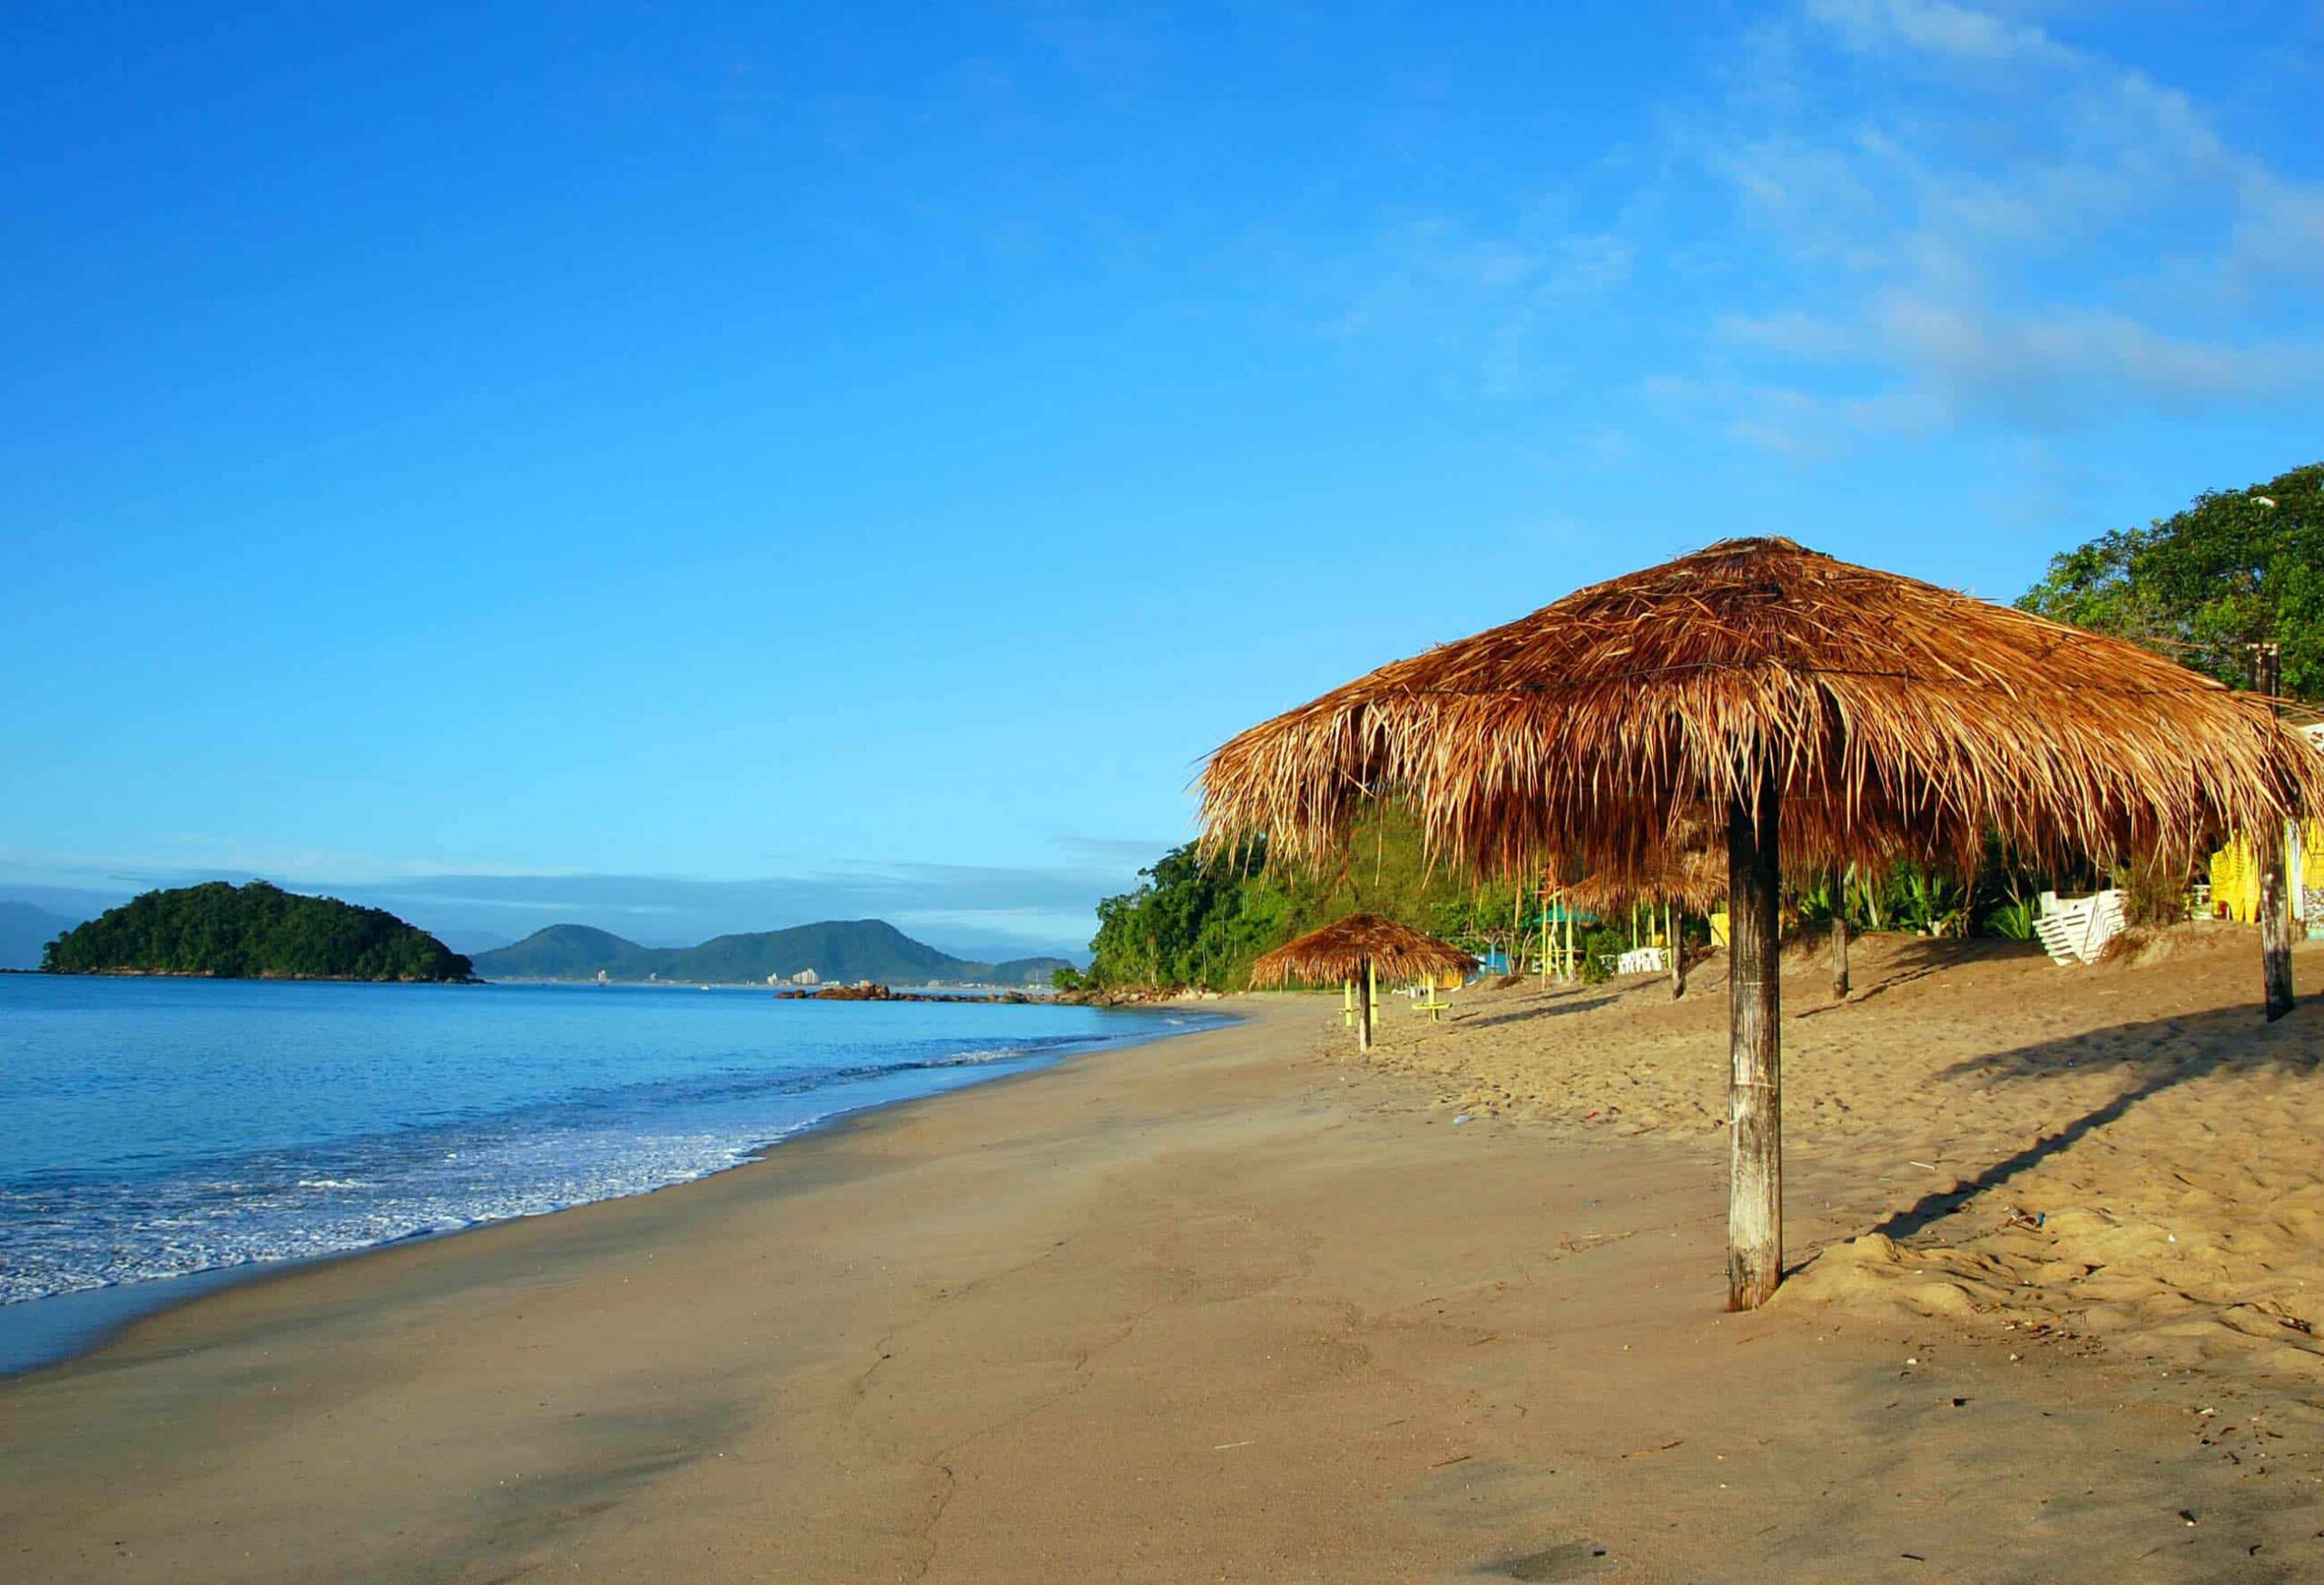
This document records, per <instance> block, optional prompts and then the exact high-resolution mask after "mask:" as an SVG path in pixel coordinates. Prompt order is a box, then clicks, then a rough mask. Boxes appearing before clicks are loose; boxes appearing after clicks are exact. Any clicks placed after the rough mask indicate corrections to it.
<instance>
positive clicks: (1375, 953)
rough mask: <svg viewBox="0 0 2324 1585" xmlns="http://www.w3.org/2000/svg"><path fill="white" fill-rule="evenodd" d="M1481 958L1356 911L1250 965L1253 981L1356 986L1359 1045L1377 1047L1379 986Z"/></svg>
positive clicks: (1462, 969) (1463, 967) (1457, 970)
mask: <svg viewBox="0 0 2324 1585" xmlns="http://www.w3.org/2000/svg"><path fill="white" fill-rule="evenodd" d="M1476 966H1477V960H1475V959H1474V958H1472V957H1471V956H1469V954H1468V953H1466V952H1463V951H1462V950H1461V949H1460V948H1458V947H1455V946H1452V945H1451V944H1450V943H1449V942H1445V941H1440V940H1437V939H1436V938H1435V937H1434V936H1431V935H1424V934H1423V933H1422V932H1421V931H1419V930H1414V929H1413V928H1412V927H1411V926H1410V925H1400V924H1398V923H1397V922H1396V921H1395V920H1392V919H1382V918H1381V917H1380V916H1379V915H1378V914H1376V913H1352V914H1349V915H1348V916H1347V917H1346V918H1345V919H1343V920H1338V921H1337V922H1335V923H1333V924H1327V925H1325V926H1324V928H1323V929H1322V930H1309V931H1308V932H1307V933H1306V934H1305V935H1304V936H1301V937H1299V938H1297V939H1296V940H1290V941H1286V942H1285V943H1284V944H1283V945H1282V946H1280V947H1277V948H1276V949H1275V950H1274V951H1272V952H1267V953H1264V954H1262V955H1261V956H1260V957H1259V958H1258V960H1256V961H1255V962H1254V963H1253V964H1252V965H1251V983H1252V984H1253V985H1254V986H1257V987H1261V988H1265V987H1267V986H1273V985H1289V984H1292V983H1295V982H1297V983H1301V984H1307V985H1330V984H1334V983H1338V984H1342V985H1345V984H1349V983H1351V982H1352V983H1353V984H1354V986H1355V1005H1356V1014H1355V1046H1356V1049H1357V1050H1359V1051H1369V1050H1370V1049H1372V1013H1373V1009H1372V995H1373V985H1374V981H1375V980H1377V979H1378V977H1379V976H1381V975H1383V974H1384V975H1386V976H1387V977H1388V978H1389V979H1390V980H1430V981H1432V982H1433V981H1434V980H1435V979H1436V977H1437V976H1438V975H1440V974H1466V973H1468V972H1469V971H1470V970H1472V969H1474V968H1475V967H1476Z"/></svg>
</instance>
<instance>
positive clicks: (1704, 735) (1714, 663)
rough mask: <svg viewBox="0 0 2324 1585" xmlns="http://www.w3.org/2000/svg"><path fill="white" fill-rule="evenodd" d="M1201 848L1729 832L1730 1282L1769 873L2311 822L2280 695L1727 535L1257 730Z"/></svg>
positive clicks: (1643, 843) (1596, 868) (1757, 1252)
mask: <svg viewBox="0 0 2324 1585" xmlns="http://www.w3.org/2000/svg"><path fill="white" fill-rule="evenodd" d="M1202 791H1203V820H1204V830H1205V835H1206V840H1207V841H1209V842H1213V843H1217V842H1226V841H1230V840H1232V839H1233V838H1235V837H1236V836H1238V835H1241V834H1244V833H1248V832H1267V833H1268V834H1269V836H1270V837H1271V839H1272V842H1273V844H1274V846H1273V849H1272V852H1274V854H1275V855H1276V856H1277V857H1278V858H1280V859H1282V860H1285V861H1294V862H1296V861H1301V860H1303V859H1307V858H1312V857H1314V856H1315V855H1317V854H1319V853H1321V852H1324V851H1325V850H1327V849H1329V848H1331V847H1332V846H1333V845H1334V844H1335V843H1336V842H1337V841H1338V839H1339V836H1340V833H1341V832H1342V830H1343V828H1344V822H1345V820H1346V818H1347V816H1348V814H1349V813H1350V812H1351V811H1352V810H1353V809H1354V807H1355V806H1356V805H1357V804H1358V803H1359V802H1361V801H1363V800H1364V799H1366V798H1369V797H1373V796H1375V795H1377V794H1380V793H1387V792H1393V793H1397V794H1398V795H1400V796H1401V797H1403V799H1404V800H1405V801H1407V802H1409V803H1410V804H1411V805H1412V806H1413V808H1415V809H1416V810H1417V811H1418V812H1419V814H1420V817H1421V820H1422V822H1423V829H1424V830H1425V832H1427V834H1428V837H1429V839H1430V841H1431V842H1432V844H1433V847H1434V849H1435V851H1437V852H1441V853H1447V854H1451V855H1454V856H1457V857H1459V858H1461V859H1463V860H1465V861H1468V862H1470V863H1472V864H1474V865H1477V866H1479V867H1481V868H1482V869H1485V870H1489V871H1498V872H1502V873H1512V872H1518V873H1522V872H1528V871H1531V870H1532V869H1533V867H1534V866H1536V865H1538V864H1539V863H1540V861H1541V860H1542V858H1543V857H1544V856H1546V855H1552V854H1553V855H1559V856H1560V857H1561V859H1563V860H1564V861H1569V862H1571V863H1572V864H1574V865H1576V866H1578V867H1579V868H1580V869H1581V870H1582V871H1585V872H1598V873H1604V874H1608V875H1610V876H1611V877H1613V878H1614V879H1615V880H1616V881H1622V880H1626V879H1627V880H1630V881H1643V880H1645V879H1647V878H1648V877H1649V876H1651V875H1652V873H1653V872H1654V870H1655V868H1656V866H1657V864H1658V862H1659V859H1658V854H1659V852H1660V850H1662V849H1663V848H1664V847H1666V846H1667V845H1669V842H1670V839H1671V838H1672V837H1673V836H1674V834H1676V833H1677V832H1680V831H1682V830H1683V829H1684V828H1685V826H1686V825H1687V823H1688V822H1689V821H1691V820H1701V819H1709V820H1710V821H1713V822H1717V824H1718V825H1720V826H1723V827H1724V828H1725V834H1726V847H1727V854H1728V903H1729V913H1730V924H1729V933H1730V937H1731V941H1732V946H1731V955H1730V965H1729V974H1728V986H1729V999H1730V1014H1731V1032H1730V1036H1729V1044H1730V1055H1731V1058H1732V1064H1733V1068H1732V1080H1731V1086H1730V1089H1729V1113H1730V1120H1731V1123H1732V1134H1731V1146H1730V1148H1731V1152H1732V1163H1733V1175H1734V1181H1733V1202H1732V1206H1731V1209H1730V1214H1729V1225H1728V1296H1729V1301H1730V1303H1731V1304H1733V1305H1735V1306H1736V1307H1737V1308H1741V1309H1748V1308H1752V1307H1754V1306H1756V1305H1758V1304H1760V1303H1761V1302H1762V1301H1764V1300H1765V1299H1766V1298H1767V1297H1768V1295H1769V1294H1771V1293H1773V1292H1774V1290H1775V1286H1776V1284H1777V1280H1778V1278H1779V1275H1780V1274H1781V1269H1782V1220H1781V1217H1782V1209H1781V1207H1782V1155H1781V1147H1780V1123H1779V1109H1778V1095H1779V1091H1778V1065H1777V1022H1776V1020H1777V1012H1778V1007H1777V981H1776V901H1777V875H1778V872H1779V863H1780V861H1783V860H1784V859H1788V860H1789V861H1791V862H1792V863H1794V864H1797V865H1802V866H1805V865H1807V864H1829V863H1845V862H1848V861H1856V860H1861V861H1866V862H1867V863H1873V862H1880V861H1893V860H1894V859H1896V858H1898V857H1907V856H1908V857H1913V858H1916V859H1920V860H1924V861H1933V862H1938V863H1948V864H1950V865H1952V866H1954V867H1956V868H1958V869H1960V870H1963V871H1966V870H1967V869H1968V868H1970V867H1971V866H1972V865H1973V863H1974V859H1975V856H1976V854H1977V853H1978V852H1979V851H1980V850H1981V848H1982V846H1983V843H1984V838H1985V835H1986V833H1987V832H1999V833H2000V835H2001V837H2002V838H2003V840H2004V842H2008V843H2010V844H2012V845H2013V846H2014V848H2015V849H2016V850H2017V851H2019V852H2023V853H2024V854H2026V855H2028V856H2032V857H2037V858H2053V859H2054V858H2063V857H2066V856H2069V855H2071V854H2074V853H2085V854H2091V855H2108V856H2111V855H2119V854H2126V853H2131V852H2140V853H2158V852H2160V853H2176V854H2188V855H2191V854H2192V853H2194V852H2199V851H2201V847H2202V844H2204V843H2205V842H2207V841H2208V840H2209V839H2211V838H2212V837H2214V836H2215V835H2217V834H2218V833H2220V832H2223V831H2226V830H2230V829H2233V830H2240V831H2247V832H2265V831H2270V830H2276V829H2280V822H2281V821H2283V820H2284V819H2285V818H2287V817H2288V816H2292V815H2304V814H2306V813H2308V812H2309V811H2311V810H2317V809H2324V771H2319V761H2318V758H2317V756H2316V754H2315V753H2314V752H2313V751H2312V750H2309V749H2308V748H2307V747H2306V746H2305V745H2303V744H2302V743H2300V742H2299V739H2298V738H2297V737H2295V736H2294V735H2293V734H2292V733H2290V731H2289V730H2288V729H2286V728H2285V727H2283V726H2282V725H2281V724H2280V723H2278V722H2277V721H2276V720H2275V719H2274V716H2273V713H2272V711H2271V710H2270V707H2269V705H2268V704H2267V703H2266V702H2265V701H2263V700H2260V699H2259V698H2255V697H2251V696H2247V695H2240V694H2234V693H2231V692H2230V691H2229V690H2228V689H2226V688H2224V687H2222V686H2221V684H2218V683H2216V682H2213V681H2212V680H2211V679H2210V678H2207V677H2202V676H2199V675H2197V674H2195V673H2192V672H2190V671H2187V670H2185V669H2183V668H2182V667H2180V666H2177V665H2172V664H2171V662H2169V661H2166V660H2163V659H2162V658H2161V657H2159V656H2157V655H2152V654H2150V653H2149V652H2147V651H2145V650H2142V649H2138V648H2136V647H2134V646H2132V645H2128V644H2124V643H2122V642H2119V641H2117V640H2113V639H2109V638H2103V637H2100V636H2097V635H2093V634H2088V633H2084V632H2082V631H2080V630H2078V629H2075V628H2072V627H2066V626H2063V625H2059V624H2057V623H2053V622H2049V621H2045V620H2043V618H2041V617H2038V616H2033V615H2028V614H2026V613H2024V612H2021V611H2014V610H2011V609H2008V608H2005V607H2003V606H1998V605H1989V604H1986V603H1985V602H1984V601H1981V600H1976V599H1972V598H1970V597H1969V596H1965V595H1960V594H1956V593H1954V592H1952V591H1950V590H1946V589H1940V588H1937V587H1935V586H1931V585H1928V584H1924V583H1920V582H1917V581H1915V580H1914V579H1911V578H1904V577H1897V576H1892V575H1890V574H1886V573H1880V572H1875V571H1872V570H1870V569H1868V568H1866V567H1860V566H1850V565H1849V564H1847V563H1846V562H1842V561H1836V560H1834V559H1833V558H1831V557H1830V556H1821V555H1818V554H1817V553H1815V552H1813V551H1809V550H1804V549H1802V548H1801V547H1800V546H1797V545H1794V544H1792V543H1791V542H1790V541H1788V540H1784V539H1738V540H1729V541H1726V542H1724V543H1722V544H1718V545H1714V546H1710V547H1709V549H1707V550H1703V551H1699V552H1697V553H1696V554H1694V555H1692V556H1681V557H1679V559H1678V560H1676V561H1673V562H1669V563H1667V564H1665V565H1663V566H1657V567H1652V568H1649V569H1648V570H1646V571H1644V572H1640V573H1633V574H1631V575H1630V576H1627V577H1621V578H1616V579H1614V580H1612V581H1611V582H1609V583H1603V584H1599V585H1596V586H1592V587H1590V588H1586V589H1581V590H1579V591H1577V592H1575V593H1574V594H1571V595H1569V596H1566V597H1565V598H1564V599H1562V600H1560V601H1558V602H1557V603H1556V604H1554V605H1548V606H1544V607H1543V608H1542V609H1541V610H1539V611H1536V612H1535V613H1533V614H1532V615H1530V616H1525V617H1521V618H1520V619H1519V620H1517V621H1515V622H1512V623H1510V624H1508V625H1505V626H1502V627H1496V628H1493V629H1492V630H1490V631H1488V632H1485V633H1481V634H1479V635H1476V636H1474V637H1472V638H1467V639H1462V640H1461V641H1459V642H1457V643H1454V644H1449V645H1440V646H1439V647H1437V648H1435V649H1433V650H1430V651H1429V652H1428V653H1427V654H1425V655H1418V656H1415V657H1414V658H1413V659H1411V660H1405V661H1399V662H1397V663H1395V664H1394V665H1388V666H1384V667H1382V668H1381V669H1380V670H1378V671H1376V672H1374V673H1372V674H1369V675H1368V676H1364V677H1360V678H1358V679H1357V680H1356V681H1354V682H1353V683H1350V684H1347V685H1346V686H1344V687H1342V688H1338V689H1334V691H1333V692H1331V693H1329V694H1324V696H1323V697H1322V698H1320V699H1317V700H1315V702H1314V703H1313V704H1305V705H1302V706H1300V707H1299V708H1298V709H1295V710H1292V711H1289V712H1287V713H1286V714H1282V715H1279V716H1277V717H1275V719H1274V720H1272V721H1268V722H1265V723H1263V724H1260V725H1258V726H1255V727H1253V728H1251V729H1250V730H1249V731H1247V732H1246V733H1242V734H1241V735H1240V736H1238V737H1236V738H1235V739H1234V740H1233V741H1232V742H1230V743H1227V744H1226V746H1225V747H1223V748H1221V749H1220V750H1218V752H1217V753H1216V754H1214V755H1213V756H1212V758H1211V760H1210V763H1209V764H1208V765H1207V766H1206V768H1205V770H1204V773H1203V776H1202Z"/></svg>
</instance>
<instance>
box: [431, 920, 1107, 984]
mask: <svg viewBox="0 0 2324 1585" xmlns="http://www.w3.org/2000/svg"><path fill="white" fill-rule="evenodd" d="M1069 967H1071V965H1070V964H1068V962H1067V961H1066V960H1064V959H1063V958H1016V959H1011V960H1009V961H1008V962H1005V963H979V962H974V961H971V960H969V959H966V958H955V957H953V956H952V955H951V954H950V953H949V952H940V951H938V950H936V949H935V948H934V947H931V946H930V945H928V944H927V943H926V942H925V941H915V940H912V939H911V937H910V936H908V935H906V934H904V933H903V931H901V930H898V929H896V927H895V926H893V925H891V924H890V923H888V921H887V920H878V919H855V920H823V921H822V922H821V923H819V924H805V925H795V926H793V928H791V929H790V930H760V931H758V932H756V933H754V934H750V935H739V936H719V937H716V938H714V940H707V941H704V942H703V943H702V945H700V946H698V947H641V946H639V945H638V944H637V943H636V942H635V941H628V940H623V939H622V938H621V937H619V936H617V935H615V934H613V933H612V932H611V931H609V930H596V929H593V928H591V927H590V926H588V925H577V924H561V925H551V926H549V927H548V929H547V930H536V931H534V932H533V933H532V934H531V935H529V936H527V937H526V938H525V939H524V940H521V941H518V942H517V944H516V945H514V946H510V947H502V948H499V949H498V950H495V951H490V952H479V953H478V954H477V955H476V971H477V972H478V974H480V975H482V976H483V977H484V978H485V979H487V980H595V979H596V977H597V975H598V973H599V971H601V970H602V971H603V972H604V974H605V976H606V978H607V979H608V980H652V979H657V978H658V979H662V980H695V981H697V982H704V981H714V982H717V983H720V984H725V985H748V984H763V983H764V982H765V980H766V978H767V976H768V975H770V974H773V975H777V976H780V977H781V978H783V979H785V980H787V979H789V978H790V977H791V976H793V974H796V973H798V972H799V971H800V970H804V969H812V970H814V971H815V973H816V974H817V975H818V976H820V977H821V978H822V980H825V981H827V982H829V981H838V982H842V983H845V982H849V981H852V980H879V981H880V982H881V983H882V984H889V985H967V984H978V985H1045V984H1047V983H1048V982H1049V975H1050V974H1051V973H1052V972H1054V971H1055V970H1059V969H1064V968H1069Z"/></svg>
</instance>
